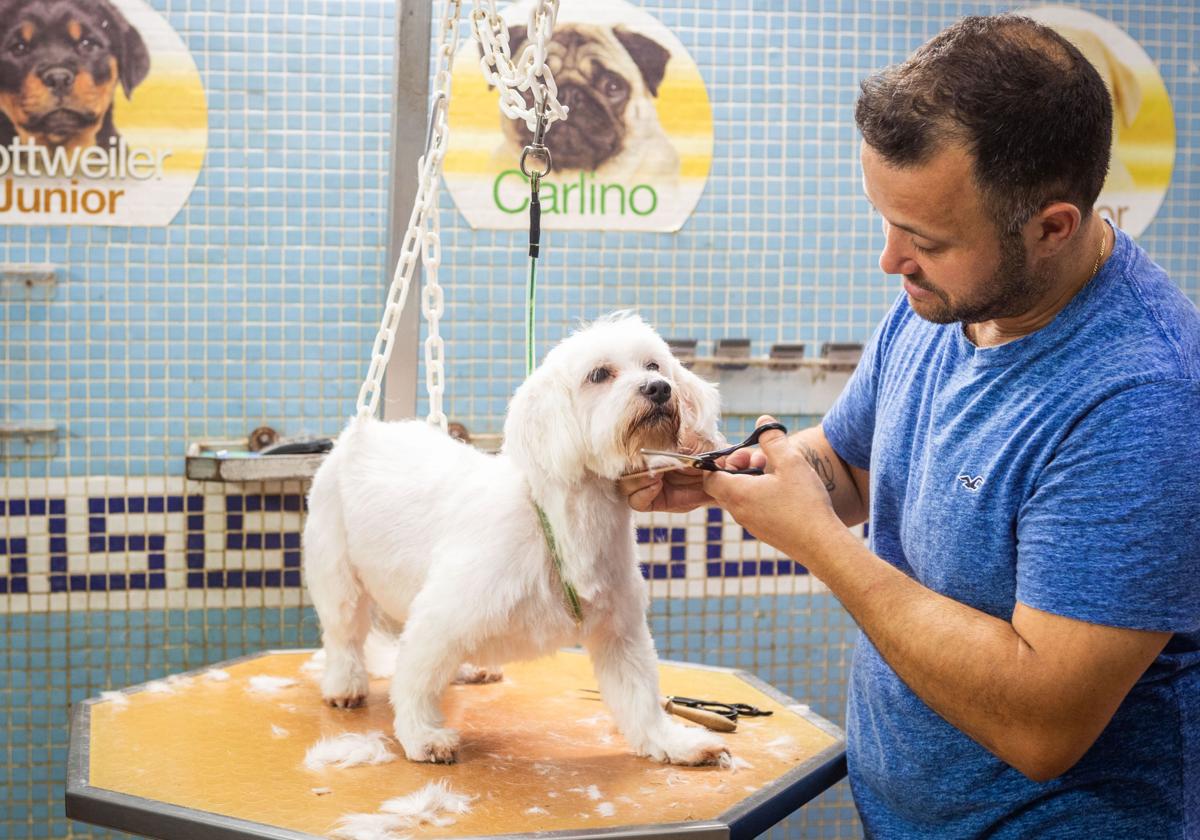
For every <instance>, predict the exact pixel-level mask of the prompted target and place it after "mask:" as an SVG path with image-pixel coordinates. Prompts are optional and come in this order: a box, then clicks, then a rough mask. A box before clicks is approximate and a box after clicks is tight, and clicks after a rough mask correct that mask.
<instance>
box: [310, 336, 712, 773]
mask: <svg viewBox="0 0 1200 840" xmlns="http://www.w3.org/2000/svg"><path fill="white" fill-rule="evenodd" d="M718 410H719V400H718V397H717V391H716V388H715V386H713V385H711V384H709V383H706V382H703V381H702V380H700V379H699V378H698V377H697V376H696V375H695V374H693V373H691V371H688V370H687V369H685V368H684V367H683V366H682V365H681V364H680V363H679V361H678V360H677V359H675V358H674V356H672V355H671V352H670V349H669V348H668V347H667V344H666V342H664V341H663V340H662V338H660V337H659V336H658V335H657V334H656V333H655V332H654V330H653V329H651V328H650V327H649V326H648V325H647V324H646V323H644V322H643V321H642V320H641V319H640V318H638V317H637V316H635V315H631V314H628V313H621V314H617V315H614V316H612V317H609V318H604V319H601V320H600V321H598V322H596V323H594V324H592V325H591V326H589V327H587V328H585V329H583V330H580V331H579V332H577V333H575V334H573V335H572V336H570V337H569V338H567V339H566V340H564V341H563V342H561V343H560V344H559V345H558V346H556V347H555V348H554V349H553V350H551V351H550V353H549V354H547V356H546V359H545V361H544V362H543V363H542V364H541V366H539V367H538V369H537V370H536V371H534V372H533V374H532V375H530V377H529V378H528V379H527V380H526V381H525V382H524V384H522V385H521V387H520V388H518V389H517V392H516V394H515V395H514V397H513V399H512V402H511V403H510V405H509V409H508V416H507V418H506V420H505V423H504V446H503V448H502V450H501V452H500V454H498V455H485V454H483V453H481V452H479V451H478V450H476V449H474V448H472V447H471V446H469V445H466V444H463V443H460V442H458V441H455V440H452V439H451V438H449V437H447V436H446V435H444V434H442V433H441V432H440V431H438V430H436V429H433V428H432V427H431V426H430V425H429V424H428V423H425V422H422V421H408V422H399V423H382V422H379V421H377V420H375V419H374V418H367V417H359V418H355V419H353V420H351V421H350V423H349V425H348V426H347V428H346V430H345V431H344V432H343V433H342V435H341V436H340V437H339V438H338V440H337V443H336V444H335V446H334V448H333V452H331V453H330V455H329V456H328V457H327V458H326V459H325V461H324V462H323V463H322V464H321V467H320V469H319V470H318V471H317V474H316V476H315V477H314V478H313V483H312V489H311V492H310V495H309V516H308V519H307V521H306V523H305V528H304V570H305V579H306V581H307V584H308V588H309V593H310V595H311V597H312V601H313V605H314V606H315V607H316V610H317V614H318V616H319V617H320V620H321V630H322V642H323V646H324V651H325V654H326V656H325V663H324V668H323V671H322V675H321V693H322V696H323V697H324V698H325V700H326V702H327V703H329V704H330V705H332V706H335V707H339V708H352V707H355V706H359V705H362V704H363V703H364V702H366V699H367V693H368V688H369V684H368V679H369V677H368V673H369V670H368V662H367V658H366V655H365V653H364V645H365V643H366V639H367V635H368V631H369V630H370V627H371V625H372V622H373V619H376V618H378V619H382V620H384V621H386V622H388V623H390V624H392V625H396V626H399V625H403V626H404V628H405V629H404V631H403V644H402V645H400V646H399V648H398V650H397V652H396V653H395V654H394V655H393V661H394V666H395V667H394V668H393V669H392V671H393V672H394V676H393V678H392V682H391V691H390V693H389V700H390V701H391V704H392V709H393V712H394V718H393V723H394V732H395V735H396V740H397V741H399V742H400V745H401V747H403V749H404V753H405V755H406V756H407V757H408V758H409V759H410V760H413V761H431V762H447V763H448V762H452V761H454V760H455V759H456V757H457V751H458V747H459V743H460V736H459V733H458V732H456V731H455V730H453V729H449V728H447V727H446V726H445V725H444V719H443V717H442V714H441V709H440V706H441V703H440V701H441V698H442V695H443V693H444V692H445V691H446V689H447V686H448V685H449V684H450V683H451V681H452V680H453V679H454V678H455V675H456V674H457V673H459V670H460V666H461V665H462V664H463V662H464V661H468V662H472V663H475V664H477V665H482V666H484V668H485V669H486V670H485V673H489V674H494V672H493V671H492V670H491V669H493V668H494V667H496V666H499V665H501V664H503V663H504V662H508V661H512V660H517V659H532V658H536V657H538V656H542V655H545V654H549V653H552V652H553V651H555V650H557V649H558V648H560V647H566V646H571V645H576V644H580V643H582V644H584V645H585V646H586V647H587V649H588V653H589V654H590V656H591V659H592V666H593V670H594V672H595V674H596V677H597V681H598V683H599V687H600V690H601V693H602V695H603V698H604V701H605V702H606V703H607V705H608V707H609V710H610V711H611V713H612V718H613V720H614V721H615V722H616V724H617V726H618V728H619V729H620V731H621V734H622V735H623V736H624V737H625V740H626V742H627V743H628V744H629V745H630V747H632V749H633V750H634V751H635V752H637V753H638V754H640V755H645V756H648V757H650V758H652V759H654V760H656V761H666V762H671V763H674V764H713V763H716V762H717V761H718V760H719V759H720V757H721V756H722V755H725V754H727V753H726V750H725V746H724V743H723V742H722V741H721V739H720V738H719V737H717V736H716V735H714V734H712V733H711V732H708V731H706V730H703V729H697V728H696V727H691V726H687V725H684V724H682V723H680V722H678V721H676V720H674V719H672V718H670V717H668V716H667V714H666V713H665V712H664V711H663V709H662V708H661V706H660V705H659V702H658V697H659V691H658V670H657V661H656V656H655V652H654V642H653V640H652V639H651V637H650V632H649V628H648V627H647V625H646V616H645V611H646V607H647V605H648V601H649V596H648V592H647V589H646V583H645V581H644V580H643V579H642V575H641V571H640V569H639V568H638V559H637V551H636V544H635V540H634V533H635V532H634V527H633V516H632V511H631V510H630V508H629V505H628V503H627V502H626V500H625V497H624V496H623V495H622V494H621V493H620V492H618V490H617V488H616V486H615V482H616V480H617V479H618V478H619V477H620V476H622V475H624V474H626V473H630V472H635V471H638V470H641V469H644V468H645V466H646V461H645V458H644V457H643V456H642V455H641V451H640V450H641V449H643V448H646V449H670V450H673V451H681V450H682V451H693V452H694V451H699V450H700V449H706V448H709V447H713V446H716V445H719V444H720V443H721V436H720V434H719V433H718V432H717V419H718ZM539 510H540V513H539ZM542 514H544V516H545V519H546V521H547V522H548V523H549V526H550V530H551V531H552V532H553V537H554V542H555V544H556V546H557V548H558V550H559V554H560V556H561V560H562V573H561V575H560V573H559V571H557V570H556V562H555V558H554V557H553V555H552V554H551V553H550V551H549V550H548V548H547V538H546V534H545V533H544V531H543V528H542V525H541V515H542ZM481 534H482V535H484V537H483V538H482V539H481V537H480V535H481ZM564 579H565V580H566V581H567V582H569V583H570V584H571V586H572V587H573V588H574V591H575V593H576V594H577V596H578V599H579V602H580V604H581V613H582V618H581V620H580V621H577V620H576V616H575V615H573V611H572V610H571V608H570V607H569V606H568V599H567V596H566V593H565V591H564Z"/></svg>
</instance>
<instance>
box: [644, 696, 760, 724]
mask: <svg viewBox="0 0 1200 840" xmlns="http://www.w3.org/2000/svg"><path fill="white" fill-rule="evenodd" d="M667 699H668V700H670V701H671V702H672V703H673V704H674V705H676V706H684V707H686V708H689V709H703V710H704V711H706V712H712V713H713V714H718V715H720V716H721V717H723V718H729V719H730V720H737V719H738V718H739V717H766V716H767V715H773V714H775V713H774V712H772V711H771V710H770V709H765V710H764V709H760V708H758V706H751V705H750V704H749V703H721V702H719V701H717V700H698V699H696V698H695V697H676V696H674V695H672V696H671V697H668V698H667Z"/></svg>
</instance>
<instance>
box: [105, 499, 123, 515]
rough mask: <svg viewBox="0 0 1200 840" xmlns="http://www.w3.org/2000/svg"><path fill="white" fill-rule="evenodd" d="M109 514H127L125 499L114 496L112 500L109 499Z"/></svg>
mask: <svg viewBox="0 0 1200 840" xmlns="http://www.w3.org/2000/svg"><path fill="white" fill-rule="evenodd" d="M108 512H109V513H124V512H125V499H124V498H122V497H120V496H113V497H112V498H111V499H109V500H108Z"/></svg>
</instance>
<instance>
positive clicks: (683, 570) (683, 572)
mask: <svg viewBox="0 0 1200 840" xmlns="http://www.w3.org/2000/svg"><path fill="white" fill-rule="evenodd" d="M671 577H672V578H685V577H687V564H686V563H672V564H671Z"/></svg>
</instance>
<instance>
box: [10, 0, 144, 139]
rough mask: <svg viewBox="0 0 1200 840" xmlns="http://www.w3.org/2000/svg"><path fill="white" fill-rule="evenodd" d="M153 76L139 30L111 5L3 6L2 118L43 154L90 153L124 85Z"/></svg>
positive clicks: (97, 0)
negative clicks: (60, 150) (64, 149)
mask: <svg viewBox="0 0 1200 840" xmlns="http://www.w3.org/2000/svg"><path fill="white" fill-rule="evenodd" d="M149 72H150V54H149V53H148V52H147V51H146V45H145V43H144V42H143V41H142V38H141V36H140V35H138V32H137V30H136V29H134V28H133V27H132V26H130V25H129V22H128V21H126V20H125V18H124V16H123V15H121V13H120V12H119V11H117V9H116V8H115V7H113V6H112V5H111V4H110V3H109V2H107V0H0V113H3V115H4V116H5V117H7V118H8V120H9V121H10V122H11V123H12V127H11V128H9V131H10V132H11V131H14V130H15V132H16V133H19V134H20V135H21V136H23V137H28V138H31V139H32V140H33V141H34V142H36V143H38V144H41V145H44V146H74V145H78V144H85V145H90V144H92V143H94V142H96V139H95V138H96V133H97V131H98V130H99V129H100V127H101V124H102V123H103V122H104V120H105V117H106V116H108V114H109V112H110V110H111V108H112V103H113V95H114V93H115V92H116V86H117V83H118V82H119V83H120V84H121V86H122V87H123V88H124V90H125V95H126V96H129V95H130V93H131V92H132V91H133V89H134V88H135V87H136V86H137V85H138V84H139V83H140V82H141V81H142V80H143V79H144V78H146V74H147V73H149Z"/></svg>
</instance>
